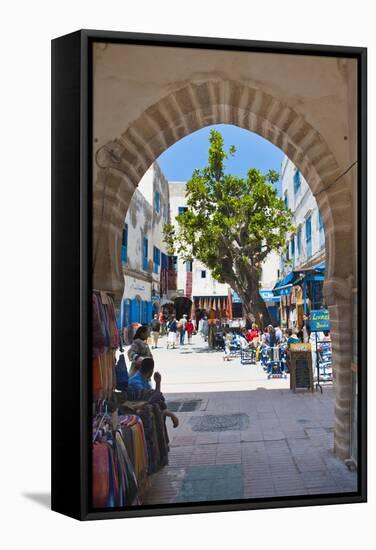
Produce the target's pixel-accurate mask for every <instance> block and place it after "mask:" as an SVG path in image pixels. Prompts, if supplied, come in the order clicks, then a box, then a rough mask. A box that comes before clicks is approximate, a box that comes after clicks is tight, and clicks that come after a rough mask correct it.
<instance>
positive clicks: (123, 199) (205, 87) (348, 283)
mask: <svg viewBox="0 0 376 550" xmlns="http://www.w3.org/2000/svg"><path fill="white" fill-rule="evenodd" d="M219 123H228V124H233V125H237V126H239V127H241V128H245V129H248V130H250V131H253V132H255V133H257V134H259V135H260V136H262V137H264V138H265V139H267V140H269V141H270V142H271V143H273V144H274V145H276V146H277V147H279V148H280V149H281V150H282V151H284V152H285V153H286V155H287V156H288V157H289V158H290V159H291V160H292V162H293V163H294V164H295V165H296V166H297V167H298V168H299V170H300V171H301V173H302V174H303V175H304V177H305V179H306V180H307V182H308V184H309V186H310V188H311V190H312V193H313V195H314V196H315V198H316V200H317V204H318V207H319V209H320V213H321V215H322V217H323V220H324V226H325V241H326V250H327V258H328V261H327V271H326V281H325V287H324V292H325V297H326V301H327V303H328V305H329V309H330V316H331V323H332V337H333V356H334V365H335V383H336V411H335V416H336V424H335V452H336V454H337V456H339V457H340V458H343V459H346V458H348V457H349V456H350V409H351V352H352V349H351V342H352V319H351V317H352V309H351V291H352V287H353V275H354V270H353V263H352V261H351V258H352V256H353V206H352V191H351V189H352V179H351V178H350V177H349V174H348V173H347V174H346V173H344V172H345V170H344V169H343V166H341V167H340V166H339V164H338V162H337V160H336V156H335V155H334V153H333V152H332V150H331V149H330V147H329V146H328V144H327V142H326V141H325V140H324V138H323V137H322V135H321V134H320V133H319V132H318V131H317V130H316V129H315V127H314V125H313V124H312V123H311V122H308V120H307V119H306V117H305V116H304V115H303V114H302V113H301V112H299V113H298V112H297V111H296V110H294V109H293V108H291V107H289V106H288V105H287V104H286V103H284V102H282V101H281V100H279V99H277V97H275V96H274V95H272V94H269V93H266V92H265V91H264V90H262V89H260V88H256V87H252V86H248V85H246V84H244V83H243V82H240V81H236V80H229V79H218V78H212V79H206V80H205V81H201V82H189V83H188V84H186V85H184V86H183V87H177V88H176V89H175V90H173V91H172V92H170V93H168V94H166V95H165V96H164V97H162V98H161V99H159V100H158V101H157V102H156V103H153V104H151V105H150V106H148V107H147V108H146V109H145V110H144V111H143V113H142V114H141V115H140V116H139V117H138V118H137V119H136V120H134V121H132V122H131V123H130V124H129V125H128V126H127V127H126V128H125V129H124V132H123V133H122V134H121V135H120V136H118V137H117V138H116V139H114V140H111V141H108V142H106V143H105V144H104V145H102V146H100V147H99V148H97V149H94V153H95V162H96V166H95V169H96V181H95V185H94V197H93V198H94V215H93V221H94V243H93V249H94V265H93V271H94V287H95V288H99V289H106V290H112V291H113V292H115V295H116V297H117V300H118V301H119V300H120V299H121V296H122V293H123V285H124V279H123V273H122V269H121V235H122V228H123V223H124V218H125V215H126V212H127V208H128V205H129V203H130V200H131V198H132V195H133V192H134V190H135V189H136V187H137V185H138V183H139V181H140V179H141V178H142V176H143V174H144V173H145V172H146V170H147V169H148V167H149V166H150V165H151V163H152V162H153V161H155V160H156V159H157V158H158V156H159V155H160V154H161V153H162V152H163V151H164V150H166V149H167V148H168V147H169V146H170V145H172V144H173V143H175V142H176V141H177V140H179V139H181V138H182V137H184V136H186V135H188V134H190V133H192V132H194V131H195V130H198V129H200V128H203V127H205V126H208V125H211V124H219Z"/></svg>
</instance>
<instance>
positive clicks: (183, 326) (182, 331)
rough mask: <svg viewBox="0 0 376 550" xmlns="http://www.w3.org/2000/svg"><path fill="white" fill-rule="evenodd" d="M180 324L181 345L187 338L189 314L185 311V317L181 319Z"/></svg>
mask: <svg viewBox="0 0 376 550" xmlns="http://www.w3.org/2000/svg"><path fill="white" fill-rule="evenodd" d="M179 325H180V345H181V346H182V345H184V339H185V330H186V325H187V316H186V314H185V313H184V315H183V317H182V318H181V319H180V321H179Z"/></svg>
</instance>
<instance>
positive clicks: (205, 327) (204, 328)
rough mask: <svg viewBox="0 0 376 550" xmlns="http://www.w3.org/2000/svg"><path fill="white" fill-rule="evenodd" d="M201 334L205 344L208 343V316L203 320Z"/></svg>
mask: <svg viewBox="0 0 376 550" xmlns="http://www.w3.org/2000/svg"><path fill="white" fill-rule="evenodd" d="M201 334H202V337H203V339H204V340H205V342H207V340H208V334H209V321H208V317H207V315H204V317H203V319H202V325H201Z"/></svg>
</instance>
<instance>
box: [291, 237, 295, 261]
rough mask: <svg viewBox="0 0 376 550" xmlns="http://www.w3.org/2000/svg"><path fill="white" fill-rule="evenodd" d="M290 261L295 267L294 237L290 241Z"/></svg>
mask: <svg viewBox="0 0 376 550" xmlns="http://www.w3.org/2000/svg"><path fill="white" fill-rule="evenodd" d="M291 259H292V265H293V266H294V265H295V237H293V238H292V239H291Z"/></svg>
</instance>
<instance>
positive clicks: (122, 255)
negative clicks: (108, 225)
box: [121, 223, 128, 264]
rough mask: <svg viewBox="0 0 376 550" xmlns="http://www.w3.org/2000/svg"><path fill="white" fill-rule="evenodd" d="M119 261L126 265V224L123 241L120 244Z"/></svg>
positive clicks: (126, 225)
mask: <svg viewBox="0 0 376 550" xmlns="http://www.w3.org/2000/svg"><path fill="white" fill-rule="evenodd" d="M121 261H122V262H123V264H126V263H127V261H128V224H127V223H126V224H125V225H124V228H123V240H122V244H121Z"/></svg>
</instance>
